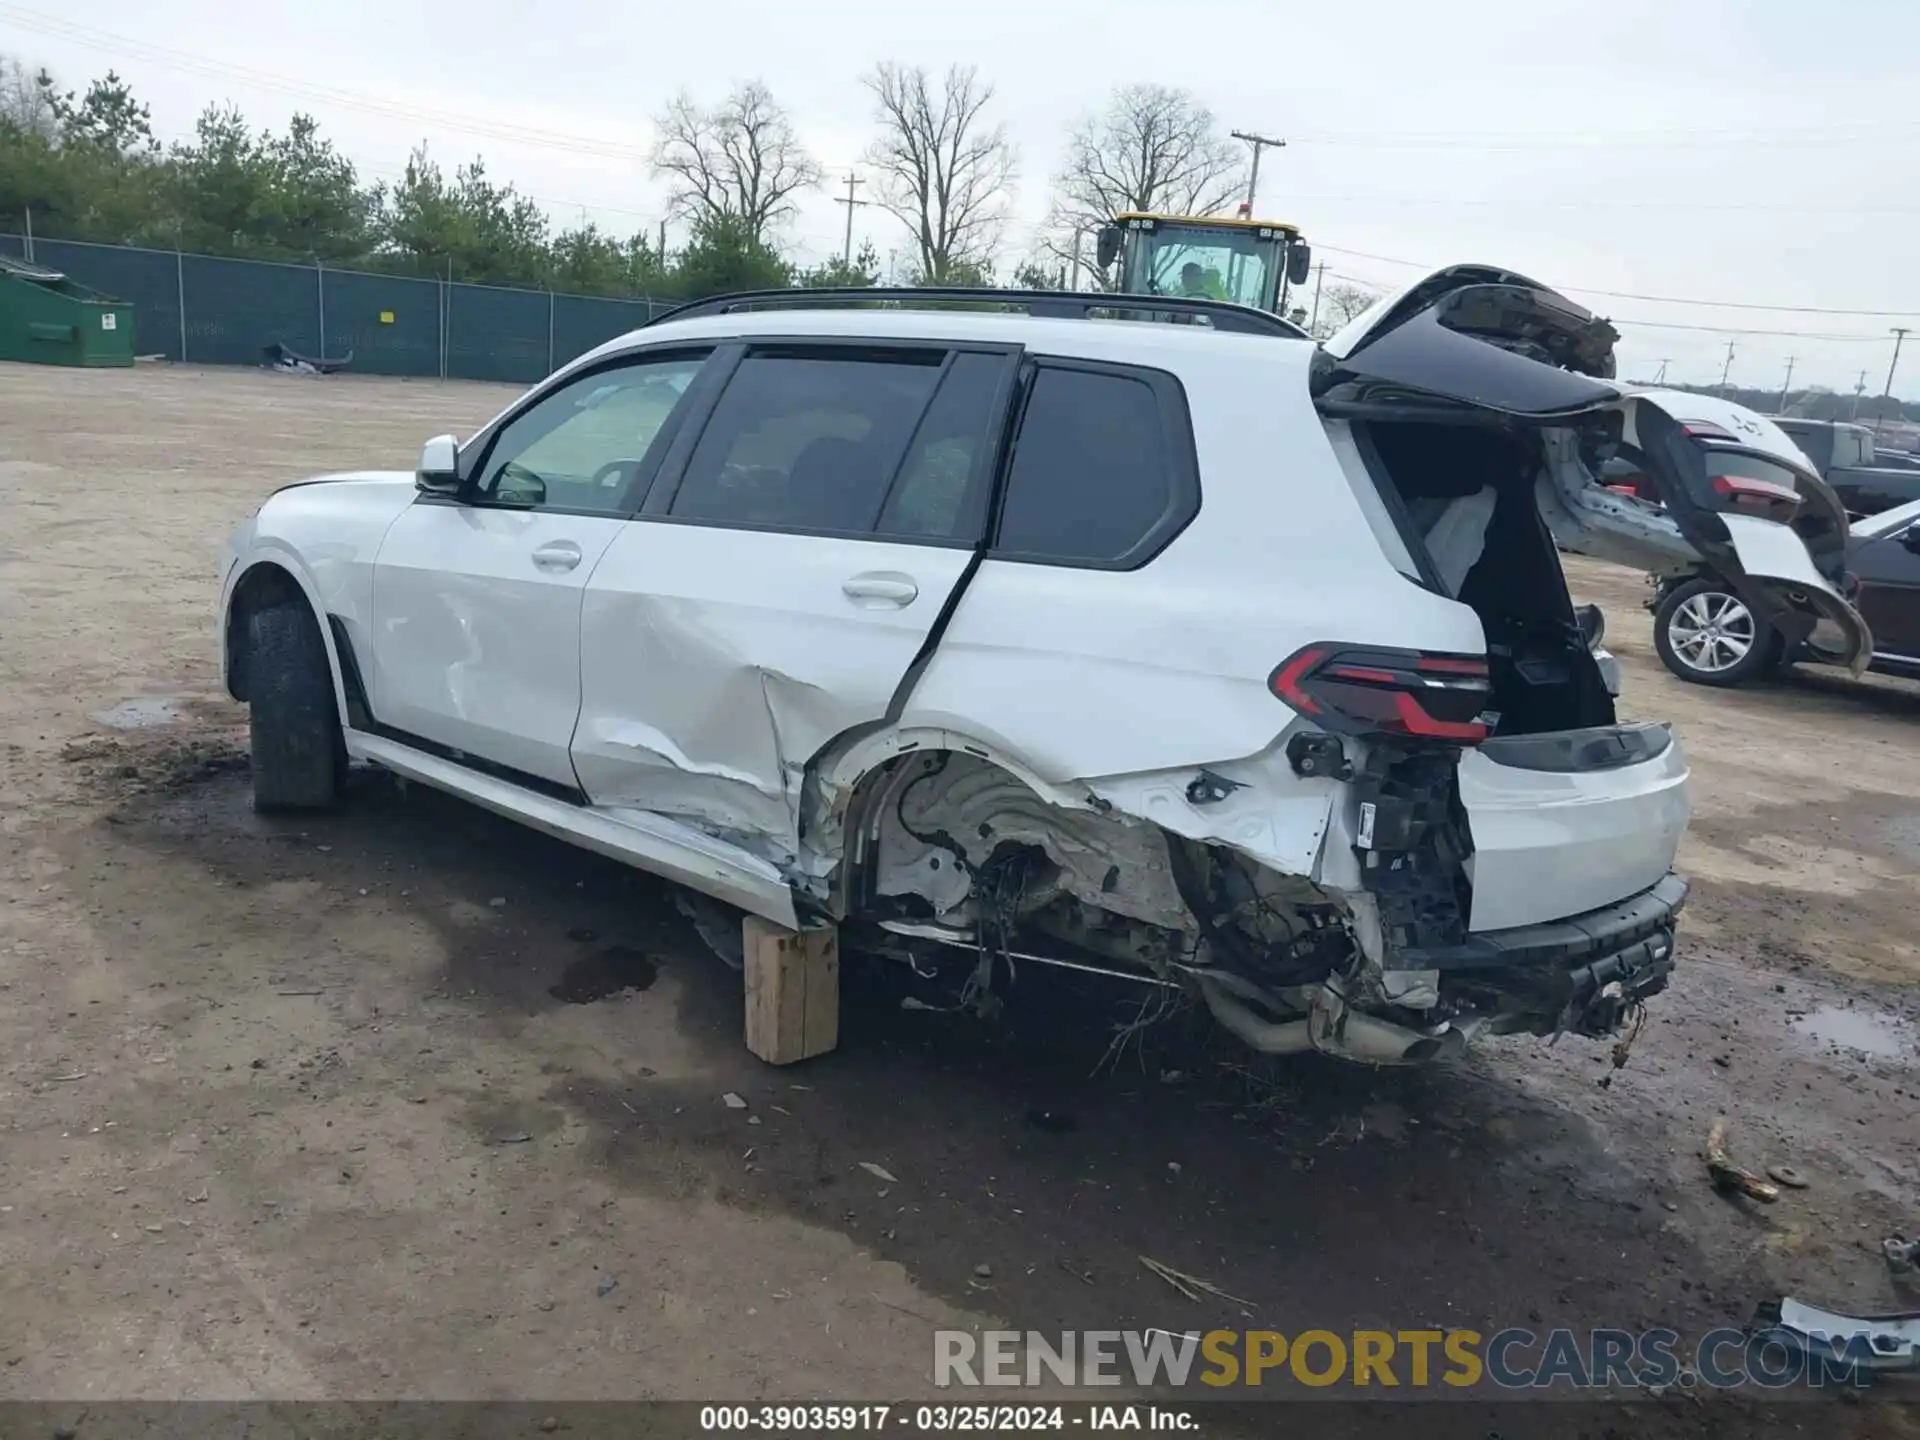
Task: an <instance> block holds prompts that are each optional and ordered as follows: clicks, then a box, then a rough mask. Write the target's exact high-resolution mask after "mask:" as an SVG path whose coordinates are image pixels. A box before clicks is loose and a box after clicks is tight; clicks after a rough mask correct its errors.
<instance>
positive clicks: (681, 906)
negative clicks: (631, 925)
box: [673, 887, 747, 970]
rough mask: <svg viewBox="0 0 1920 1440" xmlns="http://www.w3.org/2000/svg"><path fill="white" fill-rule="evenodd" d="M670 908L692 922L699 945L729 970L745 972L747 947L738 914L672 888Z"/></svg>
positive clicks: (723, 906)
mask: <svg viewBox="0 0 1920 1440" xmlns="http://www.w3.org/2000/svg"><path fill="white" fill-rule="evenodd" d="M673 905H674V908H675V909H676V910H678V911H679V912H680V913H681V914H682V915H684V916H686V917H687V919H689V920H691V921H692V922H693V928H694V932H695V933H696V934H698V935H699V937H700V939H701V942H702V943H703V944H705V945H706V947H707V948H708V949H709V950H711V951H712V952H713V953H714V954H715V955H717V956H719V957H720V963H721V964H723V965H725V966H726V967H727V968H728V969H729V970H745V969H746V966H747V944H746V941H745V940H744V939H743V938H742V936H741V933H740V915H741V912H740V911H738V910H736V909H734V908H733V907H732V906H731V905H727V904H724V903H722V902H721V901H719V900H713V899H709V898H708V897H707V896H705V895H699V894H696V893H694V892H693V891H691V890H687V889H683V888H678V887H676V888H675V890H674V892H673Z"/></svg>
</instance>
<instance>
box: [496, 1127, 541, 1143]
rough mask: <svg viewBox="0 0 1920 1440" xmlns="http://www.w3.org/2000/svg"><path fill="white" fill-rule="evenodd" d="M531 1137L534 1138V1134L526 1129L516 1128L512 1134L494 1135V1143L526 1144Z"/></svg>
mask: <svg viewBox="0 0 1920 1440" xmlns="http://www.w3.org/2000/svg"><path fill="white" fill-rule="evenodd" d="M531 1139H533V1136H531V1135H530V1134H528V1133H527V1132H526V1131H525V1130H515V1131H513V1132H511V1133H510V1134H506V1135H496V1136H494V1137H493V1143H494V1144H496V1145H525V1144H526V1143H527V1142H528V1141H529V1140H531Z"/></svg>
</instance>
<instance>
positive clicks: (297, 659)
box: [246, 605, 347, 811]
mask: <svg viewBox="0 0 1920 1440" xmlns="http://www.w3.org/2000/svg"><path fill="white" fill-rule="evenodd" d="M246 663H247V692H248V694H247V700H248V704H249V706H250V707H251V710H252V715H251V717H250V721H251V723H250V727H249V728H250V729H251V731H252V739H253V804H254V808H255V809H256V810H265V811H273V810H325V809H327V808H328V807H330V806H331V805H332V804H333V803H334V801H335V800H336V799H337V798H338V796H339V792H340V787H341V785H342V783H343V782H344V781H345V779H346V773H347V757H346V747H345V744H344V741H343V737H342V736H341V733H340V712H339V710H338V708H336V706H335V704H334V699H333V672H332V671H331V670H330V669H329V668H328V666H327V650H326V644H325V642H324V641H323V640H322V639H321V638H320V626H319V622H317V621H316V620H315V619H314V618H313V612H312V611H311V610H309V609H307V607H306V606H304V605H277V606H274V607H273V608H271V609H267V610H257V611H255V612H254V613H253V615H252V616H250V617H249V619H248V622H247V662H246Z"/></svg>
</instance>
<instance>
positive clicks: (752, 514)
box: [668, 350, 946, 535]
mask: <svg viewBox="0 0 1920 1440" xmlns="http://www.w3.org/2000/svg"><path fill="white" fill-rule="evenodd" d="M945 359H946V355H945V354H944V352H942V351H940V350H903V351H893V352H876V351H866V350H861V351H834V350H820V351H815V352H811V353H809V352H805V351H791V352H782V351H769V352H757V353H754V354H750V355H748V356H747V357H746V358H745V359H743V360H742V361H741V362H740V368H739V369H738V370H737V371H736V372H735V374H734V376H733V378H732V379H731V380H730V381H729V382H728V383H727V388H726V391H725V393H723V394H722V395H721V397H720V399H719V402H718V403H717V404H716V405H715V406H714V410H713V415H712V417H711V418H710V419H709V420H708V421H707V426H706V429H705V431H704V432H703V433H702V434H701V436H700V443H699V444H698V445H697V446H696V447H695V449H694V452H693V456H692V458H691V459H689V460H688V462H687V469H686V474H685V477H684V478H683V479H682V480H681V482H680V489H679V492H678V493H677V494H676V495H675V496H674V498H673V505H672V507H671V509H670V510H669V512H668V513H670V514H671V515H673V516H674V517H675V518H676V519H685V520H704V521H709V522H712V523H716V524H723V525H727V524H731V525H745V526H752V527H755V528H766V529H777V530H800V531H825V532H829V533H837V534H853V535H865V534H871V533H872V532H873V529H874V526H875V524H876V523H877V522H878V521H879V518H880V512H881V508H882V506H883V505H885V503H886V501H887V495H888V489H889V486H890V483H891V482H892V480H893V477H894V475H895V473H896V472H897V471H898V470H899V468H900V463H901V460H902V458H903V457H904V456H905V454H906V450H907V447H908V445H909V443H910V442H911V441H912V440H913V437H914V431H915V428H916V426H917V424H918V422H919V420H920V416H921V413H922V412H923V411H925V410H926V408H927V402H928V401H929V400H930V399H931V398H932V396H933V392H934V387H935V386H936V385H937V384H938V383H939V380H940V375H941V366H942V363H943V362H944V361H945Z"/></svg>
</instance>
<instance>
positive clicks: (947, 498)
mask: <svg viewBox="0 0 1920 1440" xmlns="http://www.w3.org/2000/svg"><path fill="white" fill-rule="evenodd" d="M1008 366H1009V362H1008V359H1007V357H1006V356H1004V355H989V354H983V353H977V352H966V351H963V352H962V353H960V354H958V355H955V356H954V357H953V363H952V364H951V365H950V366H948V367H947V377H946V379H945V380H943V381H941V382H940V392H939V394H937V395H935V396H934V397H933V404H932V405H930V406H928V407H927V413H926V415H925V416H924V417H922V419H921V421H920V428H919V430H918V431H917V432H916V433H915V435H914V437H913V445H912V447H911V448H910V449H909V450H908V451H907V459H906V463H905V464H904V465H902V466H901V467H900V473H899V474H898V475H897V476H896V477H895V478H894V482H893V491H892V493H891V494H890V495H889V496H888V497H887V504H886V508H885V510H884V511H883V512H882V513H881V517H880V527H879V528H880V533H881V534H882V535H890V536H899V537H901V538H904V539H917V540H955V541H960V542H963V543H965V544H968V545H972V544H977V543H978V542H979V539H980V530H981V526H982V523H983V521H984V518H985V513H986V508H987V492H988V490H989V489H990V488H991V482H992V479H993V458H994V455H993V452H994V449H995V445H994V441H995V439H996V438H997V437H996V435H995V434H994V430H995V426H994V421H995V420H996V419H998V418H999V409H998V407H997V404H996V402H997V401H998V400H999V398H1000V386H1001V382H1002V380H1003V379H1004V378H1005V376H1006V373H1007V370H1008Z"/></svg>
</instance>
